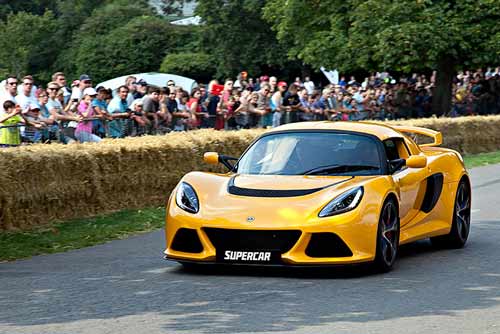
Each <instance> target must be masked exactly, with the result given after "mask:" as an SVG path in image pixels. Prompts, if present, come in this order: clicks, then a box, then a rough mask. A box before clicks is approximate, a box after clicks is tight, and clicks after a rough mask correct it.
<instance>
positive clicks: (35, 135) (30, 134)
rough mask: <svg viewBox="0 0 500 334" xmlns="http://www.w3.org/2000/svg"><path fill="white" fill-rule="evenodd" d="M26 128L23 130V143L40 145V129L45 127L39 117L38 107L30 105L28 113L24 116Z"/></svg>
mask: <svg viewBox="0 0 500 334" xmlns="http://www.w3.org/2000/svg"><path fill="white" fill-rule="evenodd" d="M23 117H24V119H25V121H26V128H25V129H24V135H23V141H24V142H28V143H40V142H41V141H42V134H43V133H42V128H44V127H46V124H45V122H43V119H42V118H41V117H40V106H39V105H38V104H35V103H33V104H30V106H29V109H28V111H27V112H26V113H25V114H24V116H23Z"/></svg>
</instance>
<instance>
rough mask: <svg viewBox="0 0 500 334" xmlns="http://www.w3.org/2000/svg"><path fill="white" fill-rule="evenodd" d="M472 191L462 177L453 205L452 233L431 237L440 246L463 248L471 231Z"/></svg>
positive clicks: (434, 243)
mask: <svg viewBox="0 0 500 334" xmlns="http://www.w3.org/2000/svg"><path fill="white" fill-rule="evenodd" d="M470 211H471V192H470V187H469V185H468V183H467V182H466V181H465V180H464V179H462V180H461V181H460V183H459V184H458V187H457V193H456V195H455V203H454V205H453V220H452V223H451V230H450V233H448V234H446V235H442V236H438V237H433V238H431V242H432V245H433V246H435V247H438V248H462V247H464V246H465V243H466V242H467V239H468V237H469V233H470Z"/></svg>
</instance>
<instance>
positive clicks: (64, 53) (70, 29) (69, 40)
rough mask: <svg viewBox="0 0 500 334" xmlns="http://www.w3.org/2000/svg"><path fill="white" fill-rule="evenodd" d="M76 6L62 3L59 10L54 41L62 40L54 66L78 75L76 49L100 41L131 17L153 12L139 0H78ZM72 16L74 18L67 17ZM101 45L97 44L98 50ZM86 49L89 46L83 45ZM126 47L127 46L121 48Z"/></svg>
mask: <svg viewBox="0 0 500 334" xmlns="http://www.w3.org/2000/svg"><path fill="white" fill-rule="evenodd" d="M78 1H79V3H78V4H79V6H78V7H75V6H69V5H68V2H65V3H61V5H60V8H59V10H60V11H61V13H62V14H61V16H60V17H59V22H60V26H61V27H63V29H60V30H59V31H58V36H57V41H58V42H59V43H61V42H62V43H63V44H62V45H61V51H60V53H59V55H58V58H57V62H56V67H57V68H58V69H59V70H63V71H64V72H65V73H66V74H68V75H69V76H71V77H78V75H79V74H81V73H84V72H85V73H86V72H87V71H84V72H79V70H81V68H80V69H77V62H75V60H76V59H79V58H80V59H81V58H82V57H83V56H80V55H79V53H80V52H81V49H82V48H83V49H85V46H89V45H93V44H95V42H97V41H100V42H102V41H103V40H104V39H105V37H104V36H106V35H108V34H109V33H110V32H111V31H113V30H114V29H116V28H119V27H121V26H124V25H126V24H127V23H128V22H130V21H131V20H132V19H134V18H137V17H141V16H151V15H154V14H153V11H152V9H151V8H150V7H149V5H148V4H147V3H146V1H144V0H141V1H137V2H134V3H132V4H129V3H127V1H125V0H114V1H108V2H107V3H104V1H103V0H78ZM72 16H73V17H74V19H73V20H71V19H70V17H72ZM100 48H102V46H101V47H98V50H100ZM85 50H88V49H85ZM123 51H126V50H123Z"/></svg>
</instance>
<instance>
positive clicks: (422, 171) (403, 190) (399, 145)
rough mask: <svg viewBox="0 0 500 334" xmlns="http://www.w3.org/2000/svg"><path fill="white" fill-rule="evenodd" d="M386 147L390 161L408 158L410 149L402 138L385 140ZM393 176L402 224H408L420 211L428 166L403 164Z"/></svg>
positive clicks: (394, 171)
mask: <svg viewBox="0 0 500 334" xmlns="http://www.w3.org/2000/svg"><path fill="white" fill-rule="evenodd" d="M384 148H385V151H386V154H387V158H388V160H389V161H394V160H396V159H408V158H409V157H410V151H409V150H408V148H407V147H406V145H405V143H404V140H403V139H402V138H391V139H387V140H385V141H384ZM391 172H392V178H393V180H394V182H395V183H396V191H397V192H398V194H399V198H400V203H399V217H400V224H401V226H404V225H406V224H408V223H409V222H410V221H411V220H412V219H413V218H414V217H415V216H416V215H417V213H418V211H419V207H420V205H421V203H422V200H423V197H424V194H425V179H426V177H427V167H424V168H408V167H406V166H402V167H401V168H398V169H396V170H392V171H391Z"/></svg>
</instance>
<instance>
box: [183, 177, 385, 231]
mask: <svg viewBox="0 0 500 334" xmlns="http://www.w3.org/2000/svg"><path fill="white" fill-rule="evenodd" d="M377 177H378V176H356V177H352V176H304V175H290V176H287V175H238V174H213V173H201V172H192V173H189V174H187V175H186V176H185V177H184V178H183V179H182V181H184V182H187V183H189V184H190V185H191V186H192V187H193V188H194V189H195V191H196V193H197V195H198V198H199V203H200V211H199V213H198V214H197V215H201V216H203V217H204V218H206V219H209V220H210V219H213V220H214V221H217V223H222V224H224V223H228V224H229V223H230V222H235V221H239V222H241V221H246V219H247V217H248V216H253V217H255V220H256V221H258V222H263V224H264V225H263V226H266V227H269V226H272V225H273V224H279V222H283V221H290V218H293V219H292V220H294V221H303V219H309V218H312V217H317V214H318V212H319V210H321V208H322V207H323V206H324V205H326V204H327V203H328V202H329V201H331V200H332V199H333V198H335V197H336V196H338V195H340V194H341V193H343V192H345V191H347V190H349V189H352V188H353V187H356V186H359V185H363V184H365V183H366V182H369V180H371V179H374V178H377ZM231 187H233V189H232V190H231ZM235 189H236V190H237V191H239V193H238V192H235V191H234V190H235ZM224 225H225V224H224Z"/></svg>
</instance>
